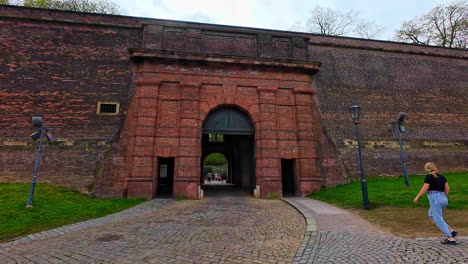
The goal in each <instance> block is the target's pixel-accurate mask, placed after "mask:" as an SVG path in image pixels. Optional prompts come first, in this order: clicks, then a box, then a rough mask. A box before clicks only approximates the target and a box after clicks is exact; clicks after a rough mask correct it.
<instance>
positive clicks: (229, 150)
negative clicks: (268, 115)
mask: <svg viewBox="0 0 468 264" xmlns="http://www.w3.org/2000/svg"><path fill="white" fill-rule="evenodd" d="M202 131H203V136H202V157H201V161H200V162H201V168H202V170H201V175H200V183H201V186H202V189H203V191H204V192H205V196H212V195H218V194H221V195H222V194H233V193H239V192H242V193H250V194H251V193H252V192H253V190H254V189H255V183H256V181H255V154H254V153H255V129H254V126H253V124H252V122H251V120H250V117H249V116H248V115H247V114H246V113H244V112H243V111H241V110H240V109H238V108H236V107H232V106H228V107H221V108H218V109H216V110H214V111H213V112H211V113H210V114H209V115H208V116H207V118H206V120H205V122H204V123H203V130H202ZM211 153H221V154H222V155H224V157H226V159H227V163H228V166H227V168H226V171H225V174H224V175H220V177H221V181H214V182H211V181H210V182H206V181H207V178H208V176H211V177H213V176H214V175H213V174H212V175H206V170H205V173H204V172H203V171H204V170H203V166H204V165H203V161H204V160H205V158H206V157H207V156H208V155H209V154H211Z"/></svg>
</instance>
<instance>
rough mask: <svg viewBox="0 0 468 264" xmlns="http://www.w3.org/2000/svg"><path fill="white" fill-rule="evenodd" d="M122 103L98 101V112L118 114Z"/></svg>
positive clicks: (100, 113) (101, 113)
mask: <svg viewBox="0 0 468 264" xmlns="http://www.w3.org/2000/svg"><path fill="white" fill-rule="evenodd" d="M119 110H120V103H118V102H98V104H97V109H96V114H98V115H118V114H119Z"/></svg>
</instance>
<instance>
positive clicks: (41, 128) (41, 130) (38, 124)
mask: <svg viewBox="0 0 468 264" xmlns="http://www.w3.org/2000/svg"><path fill="white" fill-rule="evenodd" d="M32 124H33V128H35V129H36V131H35V132H33V133H32V134H31V138H32V139H33V140H34V141H36V140H38V139H39V148H38V150H37V156H36V163H35V164H34V176H33V178H32V182H31V189H30V190H29V198H28V203H27V204H26V208H32V207H33V205H32V200H33V196H34V190H35V188H36V178H37V173H38V171H39V163H40V160H41V151H42V139H43V138H44V136H45V137H46V138H47V140H49V141H52V140H53V137H52V133H51V132H50V130H53V128H46V127H45V125H44V120H43V119H42V117H38V116H35V117H33V118H32Z"/></svg>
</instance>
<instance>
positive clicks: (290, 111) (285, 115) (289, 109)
mask: <svg viewBox="0 0 468 264" xmlns="http://www.w3.org/2000/svg"><path fill="white" fill-rule="evenodd" d="M278 130H282V131H295V130H296V113H295V107H294V106H286V105H279V106H278Z"/></svg>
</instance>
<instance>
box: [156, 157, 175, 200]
mask: <svg viewBox="0 0 468 264" xmlns="http://www.w3.org/2000/svg"><path fill="white" fill-rule="evenodd" d="M158 164H159V168H158V190H157V196H159V197H172V194H173V186H174V158H159V159H158Z"/></svg>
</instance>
